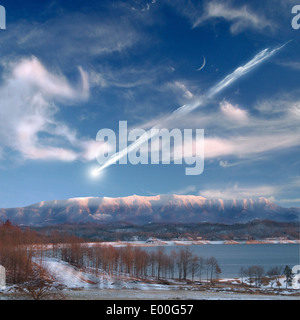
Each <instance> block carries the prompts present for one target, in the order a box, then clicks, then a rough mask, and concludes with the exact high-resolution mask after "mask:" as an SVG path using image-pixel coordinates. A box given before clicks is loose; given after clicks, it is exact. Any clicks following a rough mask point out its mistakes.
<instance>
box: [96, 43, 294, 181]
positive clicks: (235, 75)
mask: <svg viewBox="0 0 300 320" xmlns="http://www.w3.org/2000/svg"><path fill="white" fill-rule="evenodd" d="M289 42H290V41H289ZM289 42H287V43H285V44H284V45H282V46H280V47H277V48H275V49H273V50H269V49H264V50H262V51H261V52H260V53H258V54H257V55H256V56H255V57H254V58H253V59H252V60H250V61H249V62H248V63H246V64H245V65H243V66H241V67H239V68H237V69H236V70H235V71H234V72H232V73H231V74H229V75H228V76H226V77H225V78H224V79H223V80H222V81H220V82H219V83H217V84H216V85H215V86H213V87H212V88H211V89H210V90H209V91H208V92H207V94H206V95H204V96H202V97H201V98H199V99H197V100H196V101H194V102H193V103H190V104H186V105H183V106H182V107H180V108H178V109H176V110H175V111H174V112H173V113H172V114H171V115H170V116H169V117H168V118H167V120H172V119H173V118H175V117H177V116H178V115H180V116H183V115H187V114H189V113H190V112H192V111H193V110H195V109H197V108H199V107H200V106H202V105H204V104H205V103H206V102H208V101H209V100H210V99H212V98H214V97H215V96H216V95H217V94H218V93H220V92H221V91H222V90H224V89H225V88H227V87H228V86H229V85H231V84H232V83H234V82H235V81H237V80H238V79H239V78H241V77H242V76H244V75H246V74H248V73H249V72H250V71H252V70H253V69H254V68H256V67H257V66H258V65H260V64H261V63H263V62H264V61H266V60H267V59H269V58H270V57H272V56H273V55H274V54H275V53H276V52H278V51H279V50H281V49H282V48H283V47H285V46H286V45H287V44H288V43H289ZM158 126H159V124H157V126H156V128H157V127H158ZM152 129H153V128H151V129H149V130H148V131H146V132H145V133H144V134H143V135H142V136H141V137H140V138H139V139H137V140H136V141H135V142H133V143H132V144H130V146H128V147H127V148H125V149H123V150H122V151H120V152H117V153H115V154H114V155H112V156H111V157H110V158H109V159H108V160H107V161H106V162H105V163H104V164H103V165H102V166H101V167H99V168H97V169H96V170H95V171H94V174H95V175H96V174H98V173H100V172H101V171H102V170H103V169H105V168H107V167H109V166H110V165H112V164H115V163H116V162H117V161H118V160H120V159H122V158H123V157H124V156H127V154H128V153H129V152H131V151H133V150H135V149H137V148H138V147H139V146H141V145H142V144H143V143H145V142H147V141H148V140H150V139H151V138H153V137H154V136H155V135H156V134H155V133H154V132H155V131H154V130H152Z"/></svg>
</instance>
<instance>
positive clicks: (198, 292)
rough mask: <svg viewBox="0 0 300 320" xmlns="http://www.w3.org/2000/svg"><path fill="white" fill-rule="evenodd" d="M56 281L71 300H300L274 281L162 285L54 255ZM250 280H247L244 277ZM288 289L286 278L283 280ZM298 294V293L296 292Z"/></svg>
mask: <svg viewBox="0 0 300 320" xmlns="http://www.w3.org/2000/svg"><path fill="white" fill-rule="evenodd" d="M42 265H43V267H45V268H46V269H47V270H48V271H49V272H50V273H51V274H52V276H54V277H55V280H56V281H57V282H58V283H60V284H62V285H64V286H65V288H66V289H65V290H64V293H65V295H66V298H67V299H68V300H77V299H78V300H114V299H115V300H118V299H119V300H133V299H134V300H137V299H144V300H168V299H181V300H188V299H195V300H203V299H204V300H236V299H239V300H241V299H242V300H243V299H244V300H279V299H280V300H284V299H288V300H300V296H299V295H300V290H297V291H296V290H292V289H288V290H286V289H281V290H273V289H270V287H271V285H270V283H269V284H267V285H265V286H262V287H261V288H260V289H259V291H258V289H257V288H254V287H242V286H241V285H240V283H241V279H239V278H234V279H222V280H219V285H216V286H205V285H204V286H203V285H202V286H201V285H199V284H198V285H197V284H194V285H191V284H186V283H184V282H180V281H175V280H173V281H171V280H169V284H168V285H166V284H159V283H157V282H156V281H154V279H147V280H140V279H135V278H131V277H128V276H126V275H124V276H122V277H121V276H113V275H108V274H105V273H103V272H99V273H98V274H97V275H96V274H95V270H94V269H93V270H92V269H91V270H79V269H77V268H75V267H74V266H72V265H70V264H68V263H67V262H64V261H62V260H57V259H53V258H44V259H43V262H42ZM243 282H244V283H247V279H243ZM280 282H281V285H282V286H281V288H285V282H284V278H281V279H280ZM273 287H274V286H273ZM9 289H10V288H9V287H6V288H5V289H1V290H0V300H1V299H5V298H6V297H9V296H6V294H7V293H8V292H9ZM295 293H298V294H299V295H298V296H295V295H294V294H295Z"/></svg>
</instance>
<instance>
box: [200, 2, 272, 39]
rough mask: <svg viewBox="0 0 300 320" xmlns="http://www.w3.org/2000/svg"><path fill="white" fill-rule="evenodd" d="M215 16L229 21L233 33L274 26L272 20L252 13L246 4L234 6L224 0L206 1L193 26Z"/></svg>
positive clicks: (263, 29)
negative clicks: (200, 14) (203, 9)
mask: <svg viewBox="0 0 300 320" xmlns="http://www.w3.org/2000/svg"><path fill="white" fill-rule="evenodd" d="M216 18H222V19H225V20H226V21H229V22H230V23H231V27H230V30H231V32H232V33H233V34H238V33H241V32H242V31H244V30H247V29H252V30H256V31H260V32H262V31H265V30H266V29H273V28H274V23H273V22H271V21H269V20H267V19H266V18H265V17H264V16H262V15H258V14H256V13H254V12H253V11H252V10H250V9H249V8H248V7H247V6H246V5H244V6H242V7H239V8H236V7H233V6H231V4H230V3H229V2H224V1H222V2H221V1H210V2H207V5H206V6H205V12H204V14H203V15H202V16H201V17H200V18H198V19H197V20H196V21H195V23H194V27H197V26H199V25H201V24H203V23H205V22H207V21H209V20H211V19H216Z"/></svg>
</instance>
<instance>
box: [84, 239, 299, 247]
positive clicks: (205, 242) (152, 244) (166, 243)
mask: <svg viewBox="0 0 300 320" xmlns="http://www.w3.org/2000/svg"><path fill="white" fill-rule="evenodd" d="M85 244H86V245H90V246H93V245H105V246H113V247H123V246H133V247H156V246H192V245H241V244H242V245H245V244H246V245H252V244H300V240H287V239H270V240H269V239H268V240H245V241H236V240H224V241H222V240H220V241H213V240H167V241H164V240H160V239H156V238H153V239H151V240H146V241H104V242H87V243H85Z"/></svg>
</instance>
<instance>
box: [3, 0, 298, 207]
mask: <svg viewBox="0 0 300 320" xmlns="http://www.w3.org/2000/svg"><path fill="white" fill-rule="evenodd" d="M296 4H297V1H289V0H266V1H259V0H251V1H250V0H249V1H233V0H230V1H229V0H225V1H219V0H213V1H192V0H142V1H136V0H131V1H130V0H129V1H118V0H116V1H114V0H109V1H105V0H103V1H93V0H85V1H83V0H72V1H69V0H64V1H52V0H49V1H48V0H44V1H33V0H32V1H24V0H23V1H19V0H9V1H5V0H0V5H2V6H4V7H5V9H6V29H2V30H0V57H1V59H0V121H1V125H0V207H2V208H9V207H18V206H26V205H30V204H33V203H37V202H40V201H46V200H55V199H56V200H58V199H68V198H75V197H86V196H91V197H104V196H105V197H123V196H130V195H133V194H136V195H142V196H152V195H157V194H190V195H201V196H203V197H207V198H222V199H241V198H257V197H265V198H267V199H269V200H271V201H273V202H275V203H276V204H278V205H281V206H284V207H299V206H300V170H299V168H300V89H299V83H300V54H299V52H300V42H299V40H300V29H296V30H295V29H293V28H292V23H291V22H292V19H293V18H294V17H295V14H292V8H293V6H294V5H296ZM299 24H300V19H299ZM270 53H272V54H270ZM260 55H263V56H264V59H262V60H261V61H259V62H257V63H256V64H254V66H253V67H251V68H247V66H249V63H250V64H251V65H252V64H253V62H256V61H257V60H258V57H260ZM212 93H213V94H212ZM183 106H184V107H183ZM193 106H197V107H196V108H193ZM176 110H177V111H178V110H181V111H182V110H183V111H184V110H188V112H182V113H180V114H179V116H177V117H171V118H170V116H171V115H173V114H174V112H175V113H176ZM166 119H169V120H168V121H167V120H166ZM120 121H127V124H128V129H129V130H132V129H144V130H149V129H151V128H152V127H153V126H156V125H157V124H163V125H164V128H166V129H168V130H172V129H174V128H176V129H180V130H182V131H183V130H184V129H193V130H196V129H203V130H204V170H203V172H202V174H199V175H186V174H185V169H186V167H187V165H186V164H185V163H183V164H182V165H180V164H175V163H173V162H172V161H171V163H170V164H162V163H159V164H148V165H146V164H136V165H135V164H131V163H127V164H119V163H116V164H113V165H109V166H107V167H106V168H105V169H103V170H102V171H101V173H100V174H99V175H97V176H93V175H92V174H91V173H93V172H94V171H95V170H97V169H98V168H99V166H100V164H99V163H98V162H97V156H98V155H99V152H104V151H105V152H110V150H113V148H112V147H111V146H110V144H109V142H108V141H107V142H100V141H96V137H97V133H98V131H99V130H102V129H111V130H113V131H114V132H115V134H116V137H118V133H119V122H120ZM196 142H197V141H196V140H195V138H192V139H190V141H187V143H188V145H190V146H195V143H196ZM117 151H121V150H117ZM139 151H140V152H141V151H142V149H140V150H139ZM147 155H148V154H147ZM171 156H172V157H173V158H172V159H175V158H176V157H178V156H179V157H182V154H179V155H178V154H176V152H175V151H174V153H172V155H171ZM176 159H178V158H176Z"/></svg>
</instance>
